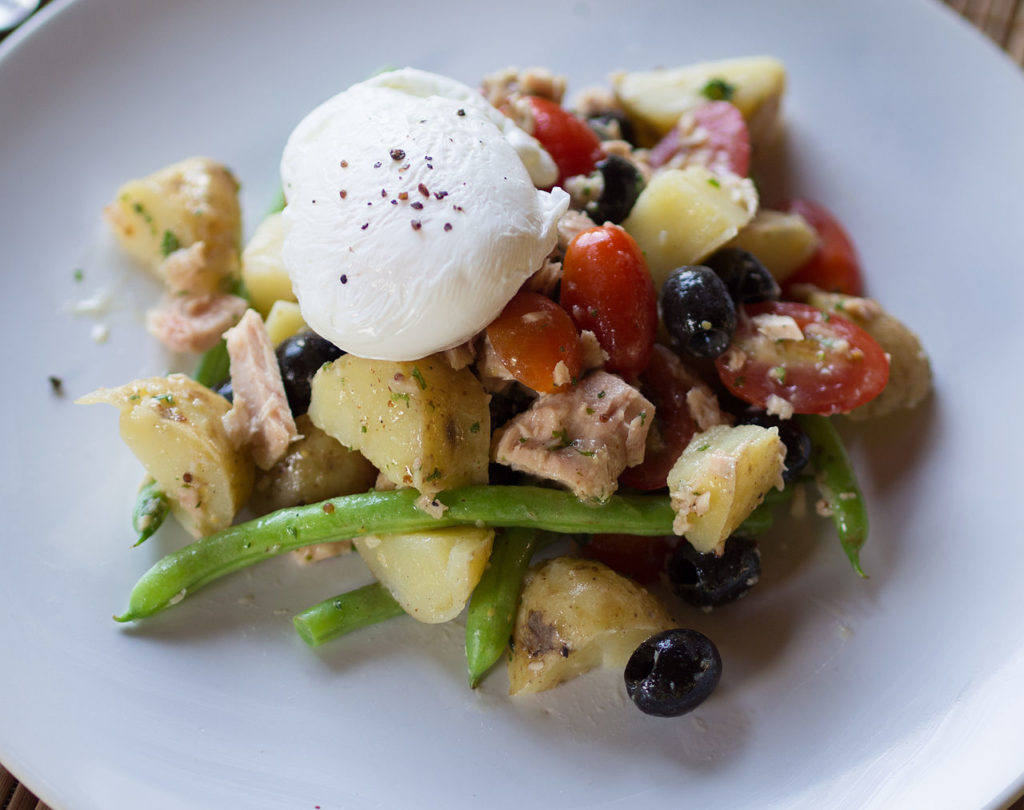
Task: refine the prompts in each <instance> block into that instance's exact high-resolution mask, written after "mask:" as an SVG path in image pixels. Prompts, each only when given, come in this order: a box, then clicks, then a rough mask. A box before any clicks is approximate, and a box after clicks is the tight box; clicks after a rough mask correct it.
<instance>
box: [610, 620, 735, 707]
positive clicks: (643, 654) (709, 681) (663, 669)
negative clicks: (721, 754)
mask: <svg viewBox="0 0 1024 810" xmlns="http://www.w3.org/2000/svg"><path fill="white" fill-rule="evenodd" d="M721 677H722V657H721V655H719V653H718V648H717V647H716V646H715V644H714V642H712V641H711V639H709V638H708V637H707V636H705V635H704V634H703V633H698V632H697V631H696V630H683V629H675V630H663V631H662V632H660V633H657V634H655V635H653V636H651V637H650V638H649V639H647V641H645V642H643V643H642V644H641V645H640V646H639V647H637V648H636V650H634V651H633V654H632V655H631V656H630V657H629V661H628V662H627V663H626V671H625V679H626V693H627V694H628V695H629V697H630V699H631V700H632V701H633V702H634V703H635V704H636V705H637V708H639V709H640V711H642V712H644V713H645V714H651V715H654V716H655V717H678V716H679V715H681V714H686V713H687V712H692V711H693V710H694V709H696V708H697V707H698V706H699V705H700V704H701V703H703V702H704V701H705V700H707V699H708V697H710V695H711V693H712V692H714V691H715V687H716V686H718V681H719V680H720V679H721Z"/></svg>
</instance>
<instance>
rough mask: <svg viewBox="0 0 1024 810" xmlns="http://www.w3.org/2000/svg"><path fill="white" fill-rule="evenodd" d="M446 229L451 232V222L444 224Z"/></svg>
mask: <svg viewBox="0 0 1024 810" xmlns="http://www.w3.org/2000/svg"><path fill="white" fill-rule="evenodd" d="M444 229H445V230H446V231H450V230H451V229H452V224H451V223H450V222H446V223H445V224H444Z"/></svg>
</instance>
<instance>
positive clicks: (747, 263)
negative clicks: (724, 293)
mask: <svg viewBox="0 0 1024 810" xmlns="http://www.w3.org/2000/svg"><path fill="white" fill-rule="evenodd" d="M704 264H705V265H707V266H708V267H710V268H711V269H712V270H714V271H715V272H716V273H717V274H718V275H719V276H720V277H721V279H722V281H724V282H725V286H726V287H728V288H729V294H730V295H731V296H732V300H733V301H735V302H736V303H737V304H753V303H756V302H758V301H777V300H778V298H779V295H780V290H779V284H778V282H777V281H776V280H775V279H774V277H773V276H772V274H771V273H769V272H768V268H766V267H765V266H764V265H763V264H761V262H760V260H759V259H758V258H757V256H755V255H754V254H753V253H751V252H750V251H749V250H743V249H742V248H722V249H721V250H718V251H716V252H715V253H713V254H712V255H711V256H709V257H708V258H707V259H706V260H705V262H704Z"/></svg>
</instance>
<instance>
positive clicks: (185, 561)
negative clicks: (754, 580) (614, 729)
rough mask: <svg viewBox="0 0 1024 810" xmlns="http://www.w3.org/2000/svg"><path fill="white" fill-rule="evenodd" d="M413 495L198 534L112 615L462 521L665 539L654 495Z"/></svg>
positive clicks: (474, 489)
mask: <svg viewBox="0 0 1024 810" xmlns="http://www.w3.org/2000/svg"><path fill="white" fill-rule="evenodd" d="M419 497H420V494H419V493H418V492H416V491H415V490H413V489H405V490H398V491H394V492H374V491H371V492H363V493H358V494H356V495H346V496H343V497H340V498H332V499H329V500H326V501H323V502H321V503H318V504H312V505H310V506H297V507H293V508H290V509H281V510H278V511H277V512H272V513H271V514H269V515H264V516H263V517H260V518H256V519H255V520H251V521H249V522H247V523H240V524H238V525H237V526H232V527H230V528H228V529H225V530H223V531H220V532H217V533H216V534H211V535H209V536H207V537H202V538H200V539H199V540H196V541H195V542H194V543H192V544H191V545H188V546H185V547H184V548H182V549H180V550H178V551H175V552H173V553H171V554H169V555H167V556H166V557H164V558H163V559H162V560H159V561H158V562H157V563H156V564H155V565H154V566H153V567H152V568H150V569H149V571H147V572H146V573H145V574H143V576H142V578H141V579H140V580H139V581H138V582H137V583H136V584H135V587H134V588H133V589H132V592H131V595H130V597H129V600H128V609H127V610H126V611H125V612H124V613H123V614H122V615H121V616H116V617H115V618H116V619H117V620H118V621H132V620H135V619H141V618H145V617H146V616H151V615H153V614H154V613H158V612H160V611H161V610H164V609H165V608H167V607H170V606H172V605H175V604H177V603H178V602H180V601H181V600H182V599H184V598H185V597H186V596H189V595H191V594H192V593H194V592H195V591H196V590H198V589H199V588H201V587H202V586H204V585H206V584H207V583H209V582H213V581H214V580H216V579H219V578H220V577H222V576H224V575H225V574H229V573H231V572H232V571H237V570H239V569H241V568H245V567H246V566H249V565H252V564H254V563H257V562H260V561H261V560H265V559H268V558H270V557H273V556H276V555H278V554H282V553H284V552H286V551H291V550H293V549H296V548H301V547H302V546H308V545H310V544H311V543H321V542H326V541H331V540H346V539H349V538H352V537H357V536H359V535H363V534H386V533H390V532H408V531H420V530H424V529H440V528H444V527H446V526H460V525H465V524H477V525H489V526H495V527H497V526H506V527H508V526H521V527H534V528H537V529H541V530H547V531H553V532H569V533H575V532H605V533H624V534H643V535H659V534H671V532H672V520H673V518H674V513H673V511H672V507H671V505H670V504H669V500H668V498H666V497H664V496H654V495H615V496H613V497H612V498H610V499H609V501H608V502H607V503H605V504H603V505H601V506H592V505H588V504H585V503H581V502H580V501H579V500H577V498H576V497H575V496H574V495H572V494H571V493H568V492H563V491H561V490H554V489H545V488H542V487H525V486H523V487H520V486H503V487H499V486H484V485H481V486H470V487H464V488H462V489H456V490H451V491H449V492H444V493H441V495H439V496H438V500H439V501H440V502H441V503H442V504H444V505H445V506H446V507H447V509H446V510H445V512H444V514H443V515H442V516H441V517H439V518H435V517H431V516H430V515H427V514H426V513H425V512H423V511H422V510H420V509H418V508H417V506H416V501H417V499H418V498H419Z"/></svg>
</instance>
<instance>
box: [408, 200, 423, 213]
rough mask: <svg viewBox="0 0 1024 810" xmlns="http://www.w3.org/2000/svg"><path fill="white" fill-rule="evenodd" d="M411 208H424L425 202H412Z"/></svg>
mask: <svg viewBox="0 0 1024 810" xmlns="http://www.w3.org/2000/svg"><path fill="white" fill-rule="evenodd" d="M410 208H415V209H416V210H417V211H419V210H420V209H422V208H423V203H421V202H419V201H417V202H414V203H411V204H410Z"/></svg>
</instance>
